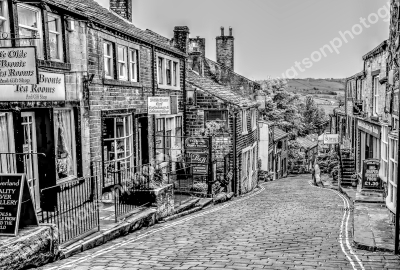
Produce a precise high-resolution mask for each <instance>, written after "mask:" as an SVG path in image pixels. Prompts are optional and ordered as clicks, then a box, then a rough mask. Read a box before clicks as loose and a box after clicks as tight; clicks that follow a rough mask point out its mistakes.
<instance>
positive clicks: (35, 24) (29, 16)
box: [17, 4, 44, 59]
mask: <svg viewBox="0 0 400 270" xmlns="http://www.w3.org/2000/svg"><path fill="white" fill-rule="evenodd" d="M17 9H18V23H19V25H18V32H19V37H20V38H32V39H21V40H20V41H19V45H20V46H36V53H37V57H38V58H39V59H43V58H44V57H43V33H42V23H41V22H42V16H41V11H40V9H38V8H36V7H32V6H26V5H20V4H19V5H18V6H17Z"/></svg>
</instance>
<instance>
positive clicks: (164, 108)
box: [147, 97, 171, 114]
mask: <svg viewBox="0 0 400 270" xmlns="http://www.w3.org/2000/svg"><path fill="white" fill-rule="evenodd" d="M147 112H148V114H171V98H170V97H148V99H147Z"/></svg>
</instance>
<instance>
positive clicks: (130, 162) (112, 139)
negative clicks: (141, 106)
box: [103, 114, 134, 171]
mask: <svg viewBox="0 0 400 270" xmlns="http://www.w3.org/2000/svg"><path fill="white" fill-rule="evenodd" d="M104 125H105V132H104V135H103V146H104V162H105V167H106V168H107V171H123V170H129V169H130V168H132V167H133V166H134V151H133V144H134V134H133V116H132V115H131V114H126V115H115V116H113V117H106V118H105V119H104Z"/></svg>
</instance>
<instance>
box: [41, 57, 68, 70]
mask: <svg viewBox="0 0 400 270" xmlns="http://www.w3.org/2000/svg"><path fill="white" fill-rule="evenodd" d="M37 64H38V67H39V68H41V67H44V68H55V69H62V70H71V64H70V63H63V62H56V61H50V60H41V59H38V60H37Z"/></svg>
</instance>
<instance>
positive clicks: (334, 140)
mask: <svg viewBox="0 0 400 270" xmlns="http://www.w3.org/2000/svg"><path fill="white" fill-rule="evenodd" d="M338 143H339V134H324V144H338Z"/></svg>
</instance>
